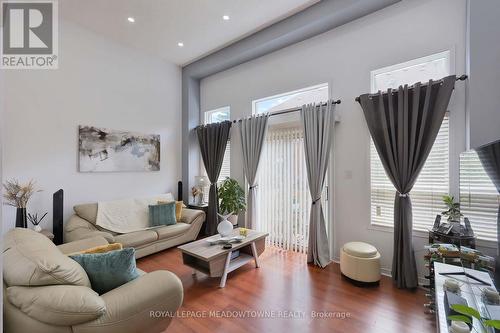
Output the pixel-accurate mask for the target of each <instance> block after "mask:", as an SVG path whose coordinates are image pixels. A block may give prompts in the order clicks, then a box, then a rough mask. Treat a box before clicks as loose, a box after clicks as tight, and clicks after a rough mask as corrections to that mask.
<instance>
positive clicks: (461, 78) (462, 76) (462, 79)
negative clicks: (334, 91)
mask: <svg viewBox="0 0 500 333" xmlns="http://www.w3.org/2000/svg"><path fill="white" fill-rule="evenodd" d="M467 78H468V76H467V75H465V74H463V75H460V76H459V77H457V78H456V79H455V81H465V80H466V79H467ZM439 81H442V80H437V81H434V82H439ZM412 87H413V86H412ZM373 95H375V94H373ZM377 95H378V94H377ZM354 100H355V101H356V102H358V103H359V102H360V99H359V97H356V98H355V99H354Z"/></svg>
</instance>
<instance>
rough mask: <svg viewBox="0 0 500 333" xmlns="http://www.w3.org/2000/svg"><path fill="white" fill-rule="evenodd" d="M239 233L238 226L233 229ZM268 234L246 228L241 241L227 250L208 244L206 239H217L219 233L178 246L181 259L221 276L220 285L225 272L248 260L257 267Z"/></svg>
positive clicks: (234, 232) (225, 275)
mask: <svg viewBox="0 0 500 333" xmlns="http://www.w3.org/2000/svg"><path fill="white" fill-rule="evenodd" d="M239 234H240V230H239V228H237V229H234V230H233V235H234V236H237V235H239ZM268 235H269V234H268V233H266V232H259V231H255V230H248V232H247V237H246V238H245V239H244V240H243V241H242V242H241V243H233V247H232V248H231V249H229V250H225V249H223V248H222V245H210V244H209V242H208V241H207V240H217V239H219V238H220V235H214V236H210V237H207V238H203V239H200V240H197V241H194V242H191V243H188V244H184V245H181V246H179V249H180V250H181V251H182V261H183V262H184V265H187V266H189V267H191V268H192V269H193V274H196V271H199V272H202V273H204V274H207V275H209V276H211V277H221V280H220V287H221V288H224V287H225V285H226V279H227V274H228V273H230V272H232V271H234V270H235V269H238V268H240V267H241V266H243V265H245V264H246V263H248V262H249V261H252V260H254V261H255V267H259V256H260V255H261V254H262V252H264V249H265V247H266V242H265V241H266V237H267V236H268ZM236 250H239V251H240V255H239V256H238V257H236V258H234V259H231V254H232V252H233V251H236Z"/></svg>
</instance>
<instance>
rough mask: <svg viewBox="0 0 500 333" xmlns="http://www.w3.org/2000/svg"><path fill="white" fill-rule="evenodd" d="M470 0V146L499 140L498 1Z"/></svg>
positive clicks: (499, 50)
mask: <svg viewBox="0 0 500 333" xmlns="http://www.w3.org/2000/svg"><path fill="white" fill-rule="evenodd" d="M469 2H470V28H469V32H470V46H469V55H470V58H469V66H470V67H469V69H470V73H469V74H470V75H469V83H470V86H469V110H468V116H469V122H470V128H469V130H470V133H469V135H470V148H477V147H480V146H483V145H485V144H487V143H490V142H493V141H497V140H500V107H499V106H498V86H499V84H500V66H498V62H499V61H500V44H499V43H498V42H494V41H497V40H498V31H500V21H499V20H498V16H499V15H500V3H499V2H498V0H481V1H473V0H469Z"/></svg>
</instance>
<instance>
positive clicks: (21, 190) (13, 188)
mask: <svg viewBox="0 0 500 333" xmlns="http://www.w3.org/2000/svg"><path fill="white" fill-rule="evenodd" d="M3 188H4V190H5V191H4V194H3V198H4V200H5V202H4V203H5V204H6V205H9V206H13V207H17V208H26V205H27V204H28V201H29V200H30V198H31V196H32V195H33V194H34V193H36V192H41V191H42V190H37V189H36V186H35V182H34V181H33V180H30V181H29V182H28V183H27V184H20V183H19V181H18V180H17V179H12V180H9V181H7V182H5V183H4V184H3Z"/></svg>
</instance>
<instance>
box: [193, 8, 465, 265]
mask: <svg viewBox="0 0 500 333" xmlns="http://www.w3.org/2000/svg"><path fill="white" fill-rule="evenodd" d="M465 17H466V3H465V0H441V1H430V0H422V1H403V2H401V3H398V4H396V5H394V6H391V7H388V8H386V9H383V10H381V11H379V12H376V13H374V14H371V15H369V16H366V17H364V18H362V19H360V20H357V21H355V22H351V23H349V24H347V25H344V26H342V27H340V28H337V29H334V30H332V31H329V32H327V33H325V34H322V35H320V36H317V37H314V38H312V39H309V40H306V41H304V42H301V43H299V44H296V45H292V46H290V47H287V48H285V49H282V50H280V51H277V52H274V53H272V54H270V55H267V56H264V57H262V58H259V59H256V60H254V61H251V62H248V63H245V64H242V65H240V66H238V67H235V68H232V69H230V70H227V71H225V72H222V73H218V74H216V75H213V76H211V77H208V78H206V79H204V80H202V82H201V105H202V112H203V111H206V110H210V109H214V108H217V107H221V106H224V105H230V106H231V117H232V118H233V119H235V118H239V117H243V116H247V115H250V114H251V112H252V105H251V102H252V100H255V99H258V98H262V97H266V96H270V95H275V94H278V93H282V92H286V91H291V90H295V89H299V88H303V87H307V86H312V85H316V84H319V83H324V82H328V83H329V85H330V89H331V92H330V93H331V97H333V98H340V99H342V104H341V105H340V106H339V107H338V110H339V112H340V116H341V123H340V124H339V125H338V126H337V131H336V135H335V145H334V150H335V165H334V168H332V169H333V170H332V173H333V175H332V176H331V178H330V179H333V181H334V189H335V190H334V197H333V205H334V207H333V212H334V214H333V219H330V223H334V237H335V239H334V244H335V254H334V256H335V257H336V258H338V256H339V254H338V253H339V252H338V250H339V247H340V246H342V244H343V243H345V242H347V241H353V240H361V241H367V242H370V243H372V244H374V245H375V246H376V247H377V248H378V249H379V251H380V252H381V254H382V265H383V268H384V270H385V272H389V271H390V267H391V263H392V254H393V250H392V244H393V234H392V229H390V230H381V229H375V228H373V227H371V226H370V173H369V133H368V129H367V127H366V124H365V120H364V117H363V114H362V111H361V108H360V107H359V105H358V104H357V103H356V102H355V101H354V98H355V97H356V96H358V95H360V94H362V93H365V92H369V91H370V71H371V70H374V69H378V68H381V67H384V66H388V65H393V64H397V63H400V62H404V61H408V60H411V59H414V58H418V57H422V56H425V55H429V54H432V53H436V52H439V51H444V50H451V51H452V57H454V59H452V72H456V73H457V74H462V73H464V71H465V29H466V22H465ZM464 95H465V94H464V88H463V85H460V83H458V84H457V88H456V90H455V93H454V98H453V101H452V103H451V106H450V110H451V124H452V125H451V126H452V130H451V140H450V142H451V147H450V149H451V153H450V159H451V160H452V163H453V165H454V166H453V168H452V170H451V174H452V176H453V177H455V178H454V179H455V180H454V181H453V182H454V184H453V191H454V192H458V191H457V186H458V181H457V180H456V177H457V176H458V153H459V152H461V151H463V150H464V149H465V134H464V133H465V102H464ZM202 119H203V118H202ZM237 139H238V138H237V136H236V135H235V136H233V137H232V139H231V144H232V147H231V148H232V149H231V169H232V170H231V172H232V176H233V177H235V178H237V179H238V180H240V181H241V182H242V183H243V171H242V170H243V169H242V164H241V152H240V150H239V149H237V147H239V144H240V143H239V141H237ZM350 174H352V177H350V176H349V175H350ZM333 221H334V222H333ZM426 242H427V240H426V235H425V234H419V235H416V236H415V237H414V247H415V252H416V256H417V258H418V259H420V258H422V255H423V253H424V252H423V246H424V244H425V243H426ZM419 269H420V271H422V263H421V262H419Z"/></svg>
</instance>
